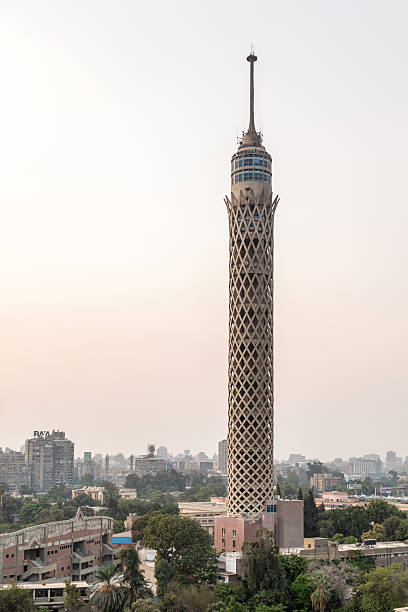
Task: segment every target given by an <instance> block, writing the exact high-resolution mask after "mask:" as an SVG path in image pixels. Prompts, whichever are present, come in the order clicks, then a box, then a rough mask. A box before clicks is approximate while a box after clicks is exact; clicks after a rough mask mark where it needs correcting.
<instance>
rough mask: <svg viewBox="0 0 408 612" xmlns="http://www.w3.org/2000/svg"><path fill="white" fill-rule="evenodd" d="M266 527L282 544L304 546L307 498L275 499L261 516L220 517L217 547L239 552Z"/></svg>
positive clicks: (217, 522)
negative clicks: (305, 504)
mask: <svg viewBox="0 0 408 612" xmlns="http://www.w3.org/2000/svg"><path fill="white" fill-rule="evenodd" d="M261 528H265V529H268V531H272V532H273V534H274V537H275V542H276V544H277V546H279V547H291V548H293V547H302V545H303V500H299V499H271V500H270V501H267V502H266V504H265V508H264V511H263V512H261V513H259V515H257V516H252V517H251V516H223V515H221V516H216V517H215V521H214V547H215V549H216V551H217V552H239V551H240V550H241V547H242V544H243V543H244V542H247V541H248V540H253V539H255V537H256V532H257V531H258V530H259V529H261Z"/></svg>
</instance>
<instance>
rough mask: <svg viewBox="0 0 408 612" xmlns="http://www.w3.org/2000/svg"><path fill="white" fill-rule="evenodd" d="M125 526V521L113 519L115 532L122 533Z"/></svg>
mask: <svg viewBox="0 0 408 612" xmlns="http://www.w3.org/2000/svg"><path fill="white" fill-rule="evenodd" d="M123 528H124V524H123V521H118V520H116V519H115V520H114V521H113V533H121V532H122V531H123Z"/></svg>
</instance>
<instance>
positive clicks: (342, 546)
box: [339, 542, 408, 551]
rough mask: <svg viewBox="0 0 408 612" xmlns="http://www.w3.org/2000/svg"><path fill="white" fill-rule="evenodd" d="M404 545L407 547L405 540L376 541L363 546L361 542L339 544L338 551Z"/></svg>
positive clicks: (399, 546)
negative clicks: (370, 544) (372, 544)
mask: <svg viewBox="0 0 408 612" xmlns="http://www.w3.org/2000/svg"><path fill="white" fill-rule="evenodd" d="M401 546H405V547H406V548H407V549H408V543H407V542H377V543H376V544H375V545H374V546H364V545H363V544H339V551H347V550H361V549H363V550H367V548H368V549H372V550H375V549H384V548H401Z"/></svg>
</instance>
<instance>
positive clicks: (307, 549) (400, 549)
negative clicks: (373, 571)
mask: <svg viewBox="0 0 408 612" xmlns="http://www.w3.org/2000/svg"><path fill="white" fill-rule="evenodd" d="M281 552H282V553H283V554H289V553H290V552H292V553H293V552H295V553H296V554H298V555H299V556H301V557H305V558H306V559H307V560H308V561H311V560H327V561H347V560H349V559H353V558H355V557H356V556H357V555H358V556H360V555H362V556H363V557H371V558H372V559H374V563H375V565H376V566H377V567H386V566H388V565H391V564H392V563H399V564H400V565H402V567H403V569H404V570H405V569H408V543H406V542H376V544H375V545H374V546H364V544H338V542H331V541H330V540H328V539H327V538H305V540H304V546H303V548H302V549H299V550H297V551H293V550H292V551H290V550H286V551H281Z"/></svg>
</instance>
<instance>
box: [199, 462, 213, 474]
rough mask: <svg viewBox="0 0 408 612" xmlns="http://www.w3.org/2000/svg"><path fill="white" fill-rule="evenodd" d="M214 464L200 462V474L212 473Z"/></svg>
mask: <svg viewBox="0 0 408 612" xmlns="http://www.w3.org/2000/svg"><path fill="white" fill-rule="evenodd" d="M213 469H214V463H213V462H212V461H200V472H212V471H213Z"/></svg>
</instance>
